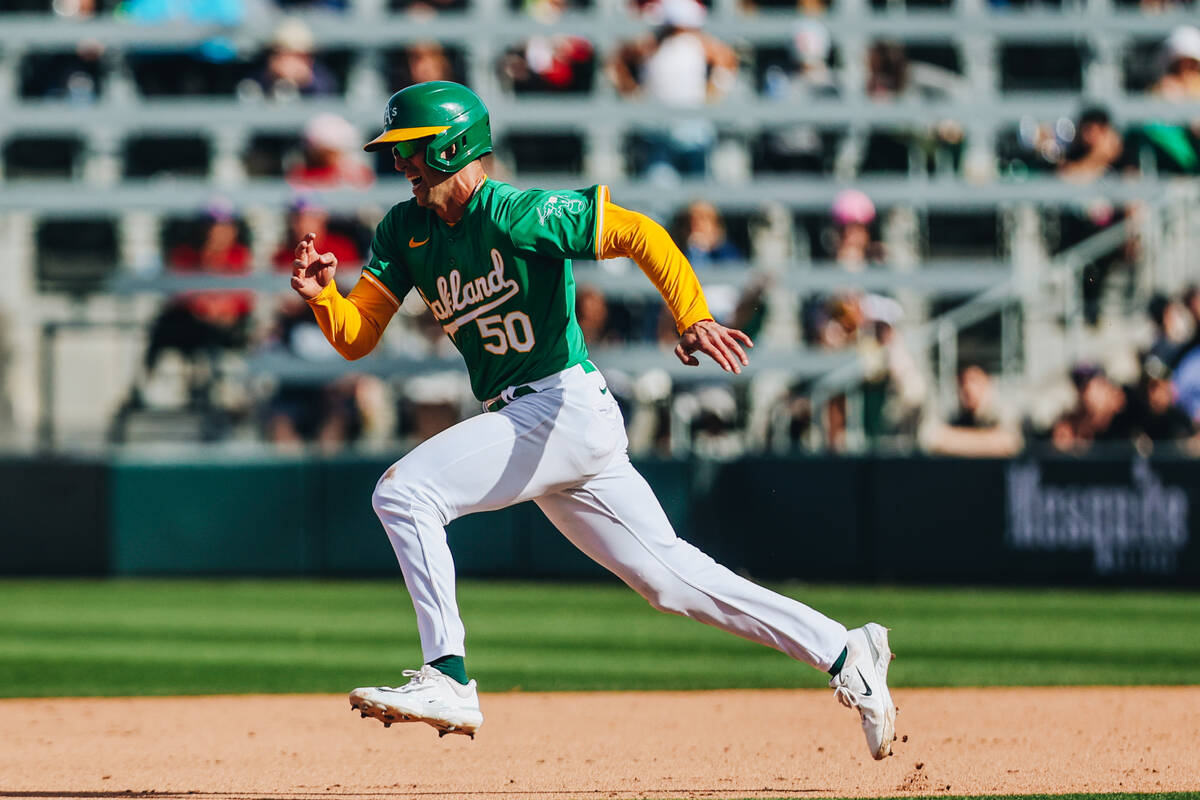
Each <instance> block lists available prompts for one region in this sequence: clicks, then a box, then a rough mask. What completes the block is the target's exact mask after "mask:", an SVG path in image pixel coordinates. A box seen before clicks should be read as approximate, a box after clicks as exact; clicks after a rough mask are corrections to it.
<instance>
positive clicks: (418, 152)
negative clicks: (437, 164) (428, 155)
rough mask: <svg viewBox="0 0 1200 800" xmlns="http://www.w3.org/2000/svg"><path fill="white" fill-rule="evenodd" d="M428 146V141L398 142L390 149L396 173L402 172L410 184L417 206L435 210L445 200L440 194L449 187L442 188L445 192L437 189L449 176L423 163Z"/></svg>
mask: <svg viewBox="0 0 1200 800" xmlns="http://www.w3.org/2000/svg"><path fill="white" fill-rule="evenodd" d="M428 144H429V139H418V140H416V141H413V142H398V143H397V144H396V146H395V147H394V148H392V155H393V156H394V157H395V159H396V171H397V172H403V173H404V177H406V178H408V180H409V182H410V183H411V184H412V192H413V197H415V198H416V199H417V205H420V206H425V207H427V208H436V207H437V206H438V205H439V204H440V203H441V202H442V201H444V200H445V199H446V198H444V197H442V194H444V193H445V191H448V189H449V187H444V188H445V191H439V188H440V187H441V184H443V183H445V181H446V179H447V178H449V177H450V176H449V175H447V174H446V173H444V172H438V171H437V170H436V169H433V168H431V167H430V166H429V165H428V164H426V163H425V147H426V145H428Z"/></svg>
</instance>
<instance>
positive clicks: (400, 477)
mask: <svg viewBox="0 0 1200 800" xmlns="http://www.w3.org/2000/svg"><path fill="white" fill-rule="evenodd" d="M414 487H415V483H414V482H413V481H411V480H408V479H407V477H406V476H405V475H404V474H403V471H402V470H401V469H399V467H398V465H396V466H392V467H391V468H390V469H389V470H388V471H387V472H385V473H383V476H382V477H381V478H380V479H379V482H378V483H376V484H375V491H374V492H372V493H371V507H372V508H374V509H375V513H376V514H378V515H380V516H383V515H384V514H385V513H388V512H389V511H395V510H396V509H398V508H406V507H408V506H411V505H412V502H413V500H414V499H415V494H416V492H415V489H414Z"/></svg>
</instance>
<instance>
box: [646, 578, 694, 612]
mask: <svg viewBox="0 0 1200 800" xmlns="http://www.w3.org/2000/svg"><path fill="white" fill-rule="evenodd" d="M656 578H657V579H656V580H653V581H652V582H650V581H648V582H645V583H643V584H642V585H640V586H636V587H634V588H636V589H637V591H638V594H640V595H641V596H642V597H644V598H646V602H648V603H649V604H650V605H651V607H652V608H655V609H657V610H659V611H665V612H666V613H668V614H680V615H686V614H687V611H688V601H687V587H686V586H685V585H684V584H682V583H681V582H679V581H678V580H676V579H675V578H673V577H671V576H668V575H665V574H663V575H658V576H656Z"/></svg>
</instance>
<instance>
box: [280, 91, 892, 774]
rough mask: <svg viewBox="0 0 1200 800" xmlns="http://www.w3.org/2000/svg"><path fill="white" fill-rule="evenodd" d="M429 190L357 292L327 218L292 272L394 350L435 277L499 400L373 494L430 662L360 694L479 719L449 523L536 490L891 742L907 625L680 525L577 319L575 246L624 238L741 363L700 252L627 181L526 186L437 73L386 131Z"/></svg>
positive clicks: (604, 559) (615, 562)
mask: <svg viewBox="0 0 1200 800" xmlns="http://www.w3.org/2000/svg"><path fill="white" fill-rule="evenodd" d="M384 147H390V148H392V150H393V153H394V156H395V161H396V170H397V171H399V172H403V173H404V175H405V177H406V178H408V180H409V181H410V182H411V184H412V192H413V198H412V199H411V200H408V201H406V202H402V203H397V204H396V205H395V206H393V207H392V208H391V210H390V211H389V212H388V213H387V215H386V216H385V217H384V218H383V221H382V222H380V223H379V225H378V227H377V228H376V229H375V237H374V240H373V242H372V245H371V253H370V260H369V263H368V264H367V266H366V267H365V268H364V269H363V271H362V276H361V277H360V278H359V280H358V282H357V284H356V285H355V286H354V288H353V290H352V291H351V292H350V294H349V296H348V297H342V295H341V294H339V293H338V291H337V286H336V284H335V281H334V273H335V271H336V268H337V259H335V258H334V257H333V255H332V254H330V253H319V252H317V250H316V248H315V247H314V245H313V236H312V235H311V234H309V235H307V236H306V237H305V238H304V240H303V241H301V242H300V243H299V244H298V245H297V247H296V259H295V262H294V270H293V273H292V279H291V285H292V288H293V289H295V290H296V291H297V292H298V293H299V294H300V295H301V296H302V297H303V298H305V299H306V300H307V301H308V304H309V305H310V306H311V307H312V309H313V312H314V314H315V315H316V319H317V322H318V323H319V324H320V326H321V330H322V331H324V333H325V336H326V337H327V338H328V339H329V341H330V343H332V344H333V346H334V348H336V349H337V351H338V352H339V353H340V354H341V355H343V356H344V357H346V358H348V359H355V358H360V357H361V356H364V355H366V354H367V353H369V352H370V351H371V349H372V348H374V347H375V344H376V343H377V342H378V341H379V337H380V334H381V333H382V332H383V329H384V327H385V326H386V325H387V324H388V321H389V320H390V319H391V317H392V315H393V314H394V313H395V312H396V309H398V308H399V307H400V303H401V301H403V300H404V298H405V296H406V295H407V294H408V293H409V292H410V291H412V290H416V291H417V292H418V293H419V294H420V296H421V299H422V300H424V301H425V304H426V305H427V306H428V307H429V311H430V312H431V313H432V314H433V316H434V317H435V318H436V319H437V321H438V322H439V323H441V325H442V328H443V330H445V332H446V335H447V336H449V337H450V339H451V341H453V342H454V345H455V347H457V348H458V350H459V352H461V353H462V356H463V359H464V361H466V365H467V371H468V373H469V374H470V378H471V388H472V390H473V391H474V394H475V396H476V397H477V398H478V399H479V400H480V401H481V402H482V403H483V411H484V412H485V413H481V414H479V415H477V416H475V417H472V418H470V419H467V420H464V421H463V422H460V423H459V424H457V425H455V426H454V427H452V428H450V429H448V430H446V431H443V432H442V433H439V434H438V435H436V436H434V437H433V438H431V439H428V440H427V441H425V442H423V443H422V444H420V445H419V446H417V447H416V448H415V449H414V450H413V451H412V452H410V453H409V454H408V455H406V456H404V457H403V458H402V459H400V460H399V461H397V462H396V463H395V464H393V465H392V466H391V467H390V468H389V469H388V470H387V471H386V472H385V473H384V474H383V477H381V478H380V479H379V483H378V484H377V485H376V487H375V493H374V495H373V496H372V504H373V506H374V508H375V512H376V514H378V516H379V520H380V521H381V522H382V523H383V527H384V530H385V531H386V532H387V535H388V538H389V540H390V541H391V544H392V548H393V549H394V550H395V553H396V558H397V559H398V560H399V562H400V569H401V571H402V572H403V573H404V582H405V584H406V586H407V587H408V591H409V594H410V595H411V596H412V601H413V606H414V607H415V609H416V616H417V627H418V630H419V631H420V636H421V648H422V653H423V656H424V660H425V663H424V665H422V666H421V667H420V669H416V670H404V672H403V675H404V676H405V677H406V678H409V681H408V683H407V684H406V685H404V686H400V687H397V688H391V687H387V686H378V687H370V688H361V689H355V690H354V691H353V692H351V693H350V704H351V706H352V707H353V708H355V709H357V710H359V711H360V712H361V713H362V715H363V716H364V717H366V716H371V717H375V718H376V719H378V720H380V721H382V722H383V723H384V724H385V725H390V724H391V723H392V722H413V721H415V722H425V723H428V724H429V725H432V726H433V727H434V728H436V729H437V730H438V732H439V734H440V735H445V734H447V733H460V734H466V735H469V736H471V737H472V738H474V735H475V732H476V731H477V730H478V729H479V727H480V725H482V724H483V715H482V714H481V713H480V709H479V697H478V694H477V693H476V684H475V681H474V680H468V678H467V672H466V667H465V662H464V656H465V655H466V646H465V644H464V639H465V631H464V628H463V621H462V618H461V617H460V615H459V611H458V604H457V601H456V597H455V585H454V561H453V560H452V558H451V554H450V549H449V547H448V546H447V543H446V530H445V525H446V524H447V523H448V522H450V521H451V520H453V519H457V518H458V517H461V516H463V515H464V514H471V513H474V512H476V511H490V510H492V509H497V508H504V507H505V506H509V505H512V504H514V503H519V502H521V501H523V500H533V501H534V502H535V503H537V504H538V506H539V507H540V508H541V509H542V511H543V512H544V513H545V514H546V516H547V517H548V518H549V519H550V521H551V522H552V523H554V525H555V527H557V528H558V530H559V531H561V532H562V534H563V535H564V536H566V537H567V538H568V539H569V540H570V541H571V542H572V543H573V544H574V545H575V546H576V547H578V548H579V549H580V550H582V551H583V552H584V553H586V554H587V555H588V556H589V557H590V558H592V559H593V560H595V561H596V562H598V563H600V564H602V565H603V566H604V567H606V568H607V569H609V570H611V571H612V572H613V573H615V574H616V575H617V576H618V577H619V578H621V580H623V581H624V582H625V583H626V584H628V585H629V586H630V587H632V588H633V589H634V590H635V591H636V592H638V593H639V594H641V595H642V596H643V597H644V598H646V600H648V601H649V602H650V604H651V605H652V606H654V607H655V608H657V609H659V610H662V611H668V612H671V613H673V614H680V615H683V616H686V617H691V618H692V619H696V620H699V621H701V622H704V623H707V624H709V625H712V626H715V627H717V628H720V629H722V630H725V631H729V632H730V633H733V634H736V635H738V636H741V637H744V638H746V639H750V640H751V641H755V642H760V643H762V644H765V645H767V646H768V647H773V648H775V649H776V650H780V651H782V652H783V653H786V654H787V655H789V656H791V657H792V658H795V659H798V660H800V661H804V662H805V663H808V664H811V665H812V666H814V667H816V668H817V669H821V670H826V671H828V672H829V673H830V675H831V676H832V679H831V680H830V686H831V687H832V688H833V689H834V694H835V696H836V697H837V699H838V700H839V701H840V702H842V703H843V704H844V705H846V706H848V707H851V708H857V709H858V712H859V714H860V716H861V718H862V727H863V731H864V732H865V733H866V737H867V747H868V748H869V749H870V751H871V755H872V756H874V757H875V758H877V759H879V758H883V757H885V756H887V755H889V754H890V752H891V744H892V741H893V739H894V738H895V733H894V731H895V717H896V708H895V706H894V705H893V703H892V699H891V695H890V693H889V692H888V686H887V671H888V666H889V662H890V661H891V658H892V653H891V650H890V649H889V647H888V634H887V630H886V629H885V628H883V627H882V626H880V625H877V624H875V623H868V624H867V625H865V626H863V627H861V628H856V629H854V630H850V631H847V630H846V628H845V627H844V626H843V625H841V624H840V623H838V622H835V621H834V620H832V619H829V618H828V617H826V616H824V615H823V614H821V613H820V612H818V611H815V610H813V609H811V608H809V607H808V606H805V605H803V604H801V603H798V602H796V601H795V600H792V599H790V598H787V597H784V596H782V595H779V594H776V593H774V592H771V591H768V590H767V589H765V588H763V587H761V586H758V585H757V584H755V583H752V582H751V581H748V580H746V579H745V578H742V577H739V576H738V575H735V574H734V573H733V572H731V571H729V570H728V569H726V568H724V567H722V566H720V565H719V564H717V563H716V562H714V561H713V560H712V559H711V558H709V557H708V556H706V555H705V554H704V553H702V552H700V551H699V550H698V549H696V548H695V547H693V546H692V545H690V544H688V543H687V542H685V541H683V540H682V539H679V538H678V537H677V536H676V535H675V532H674V531H673V530H672V528H671V525H670V523H669V522H668V521H667V517H666V515H665V514H664V513H663V511H662V508H661V507H660V505H659V503H658V500H657V499H656V498H655V496H654V494H653V493H652V492H651V490H650V487H649V485H647V483H646V481H645V480H644V479H643V478H642V476H641V475H639V474H638V473H637V472H636V471H635V470H634V468H633V466H632V465H631V464H630V462H629V456H628V454H627V453H626V448H627V446H628V440H627V439H626V437H625V426H624V421H623V419H622V417H621V412H620V410H619V409H618V408H617V403H616V401H615V400H613V397H612V394H611V393H610V392H609V391H608V387H607V385H606V384H605V381H604V376H603V375H602V374H601V373H600V371H599V370H598V369H597V368H596V367H595V365H594V364H593V363H592V362H591V361H589V360H588V351H587V345H586V344H585V343H584V340H583V335H582V333H581V331H580V329H579V325H578V324H577V322H576V320H575V280H574V277H573V276H572V273H571V259H573V258H583V259H602V258H614V257H617V256H624V257H627V258H630V259H633V261H635V262H636V263H637V264H638V266H639V267H640V268H641V269H642V271H643V272H645V273H646V275H647V277H649V278H650V280H651V281H653V283H654V285H655V286H656V287H657V288H658V290H659V292H660V293H661V294H662V296H663V298H664V300H665V301H666V303H667V305H668V307H669V308H670V310H671V313H672V314H673V315H674V317H675V322H676V325H677V326H678V330H679V343H678V345H676V347H675V355H676V356H677V357H678V358H679V360H680V361H682V362H683V363H684V364H688V365H691V366H698V365H699V363H700V361H699V359H698V358H697V354H698V353H703V354H704V355H705V356H707V357H709V358H711V359H712V360H713V361H715V362H716V363H717V364H718V365H719V366H720V367H721V369H723V370H726V371H728V372H734V373H737V372H740V371H741V369H742V367H744V366H746V365H748V364H749V360H748V359H747V357H746V352H745V349H744V348H748V347H752V346H753V343H752V342H751V341H750V337H748V336H747V335H746V334H745V333H743V332H741V331H738V330H733V329H731V328H726V327H724V326H723V325H720V324H718V323H717V322H715V321H713V319H712V314H710V313H709V310H708V306H707V305H706V303H705V299H704V293H703V291H701V288H700V284H699V281H698V280H697V278H696V275H695V273H694V272H693V271H692V268H691V266H690V265H689V264H688V262H687V260H686V259H685V258H684V256H683V254H682V253H680V251H679V249H678V248H677V247H676V246H675V245H674V243H673V242H672V241H671V239H670V237H669V236H668V235H667V233H666V231H664V230H663V228H662V227H661V226H660V225H658V224H657V223H655V222H654V221H652V220H651V219H649V218H648V217H646V216H644V215H642V214H639V213H637V212H634V211H630V210H627V209H624V208H622V207H621V206H618V205H616V204H615V203H613V202H612V201H611V200H610V199H609V197H608V189H607V187H605V186H593V187H591V188H588V189H582V190H579V191H543V190H541V189H530V190H528V191H520V190H518V189H515V188H513V187H512V186H510V185H508V184H506V183H501V182H499V181H496V180H492V179H491V178H489V177H488V176H487V174H486V173H485V172H484V166H483V163H482V162H481V161H480V158H481V157H482V156H484V155H485V154H487V153H490V152H491V150H492V137H491V128H490V124H489V118H488V111H487V108H486V107H485V106H484V104H483V101H482V100H481V99H480V98H479V97H478V96H477V95H476V94H475V93H474V92H472V91H471V90H470V89H468V88H466V87H465V86H461V85H459V84H456V83H450V82H445V81H433V82H429V83H422V84H417V85H414V86H410V87H408V88H406V89H404V90H402V91H400V92H397V93H396V94H395V95H393V96H392V98H391V99H390V100H389V101H388V104H387V110H386V112H385V114H384V130H383V133H381V134H380V135H379V136H377V137H376V138H375V139H374V140H372V141H371V142H369V143H368V144H367V145H366V146H365V149H366V150H368V151H374V150H377V149H380V148H384Z"/></svg>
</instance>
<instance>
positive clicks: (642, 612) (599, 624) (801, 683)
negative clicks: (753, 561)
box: [0, 580, 1200, 798]
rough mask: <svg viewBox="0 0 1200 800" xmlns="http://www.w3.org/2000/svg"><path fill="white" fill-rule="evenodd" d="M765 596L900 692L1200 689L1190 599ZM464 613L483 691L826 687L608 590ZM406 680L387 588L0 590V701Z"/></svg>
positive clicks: (810, 675)
mask: <svg viewBox="0 0 1200 800" xmlns="http://www.w3.org/2000/svg"><path fill="white" fill-rule="evenodd" d="M777 588H778V589H780V590H781V591H782V592H784V593H785V594H788V595H790V596H792V597H795V598H796V599H798V600H801V601H802V602H805V603H807V604H808V605H811V606H813V607H815V608H817V609H820V610H821V611H823V612H825V613H826V614H828V615H830V616H832V617H834V618H835V619H838V620H841V621H842V622H844V623H846V624H847V625H850V626H854V625H859V624H862V623H863V622H866V621H868V620H871V619H876V620H877V621H879V622H882V623H884V624H887V625H889V626H890V627H892V629H893V633H892V640H893V647H894V649H895V650H896V652H897V654H898V658H897V660H896V662H895V663H894V665H893V667H892V671H891V673H890V682H891V683H893V685H895V686H899V687H903V686H1023V685H1042V686H1045V685H1162V684H1177V685H1178V684H1200V593H1187V592H1154V591H1117V592H1114V591H1048V590H1012V589H1004V590H995V589H950V588H936V589H928V588H888V587H843V586H799V585H790V586H783V587H777ZM459 605H460V607H461V609H462V612H463V617H464V620H465V622H466V624H467V646H468V653H467V665H468V668H469V670H470V672H471V674H472V675H473V676H474V677H477V678H478V679H479V681H480V684H481V686H483V687H484V688H485V689H486V690H488V691H503V690H507V689H513V688H521V689H525V690H529V691H533V690H597V689H622V688H629V687H630V686H637V687H639V688H642V689H718V688H766V687H777V688H820V687H823V686H824V685H825V681H826V680H827V678H823V677H822V675H821V674H820V673H818V672H817V671H816V670H812V669H809V668H808V667H806V666H805V665H802V664H797V663H796V662H794V661H791V660H789V659H787V658H786V657H784V656H782V655H781V654H779V653H777V652H775V651H773V650H769V649H767V648H764V647H761V646H758V645H755V644H752V643H750V642H747V641H744V640H742V639H738V638H736V637H733V636H729V635H727V634H725V633H722V632H720V631H716V630H714V629H712V628H708V627H706V626H704V625H699V624H697V623H695V622H693V621H690V620H685V619H681V618H679V617H672V616H669V615H665V614H660V613H657V612H655V611H653V610H652V609H651V608H650V607H649V606H648V605H647V604H646V603H645V601H643V600H642V599H641V598H640V597H638V596H637V595H635V594H634V593H632V592H630V591H629V590H628V589H627V588H625V587H624V586H621V585H618V584H614V583H596V584H550V583H548V584H540V583H509V582H480V581H466V582H463V583H462V584H461V585H460V587H459ZM419 660H420V648H419V645H418V640H417V633H416V623H415V619H414V616H413V612H412V607H411V605H410V603H409V599H408V596H407V594H406V593H405V591H404V588H403V584H402V583H401V582H399V581H398V580H396V581H373V582H372V581H360V582H345V581H339V582H332V581H328V582H327V581H297V580H257V581H253V580H250V581H248V580H107V581H80V580H70V581H55V580H0V696H9V697H21V696H63V695H137V694H153V695H159V694H211V693H251V692H341V691H344V690H345V689H346V688H347V687H350V686H356V685H370V684H378V683H389V682H394V681H396V680H399V673H400V670H401V669H404V668H408V667H412V666H414V665H416V664H417V663H418V662H419ZM1197 797H1198V798H1200V795H1197Z"/></svg>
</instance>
